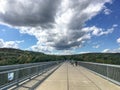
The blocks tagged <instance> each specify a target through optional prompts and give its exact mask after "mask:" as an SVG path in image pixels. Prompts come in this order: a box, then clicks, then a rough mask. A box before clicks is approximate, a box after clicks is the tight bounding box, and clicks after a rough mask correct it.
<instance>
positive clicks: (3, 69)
mask: <svg viewBox="0 0 120 90" xmlns="http://www.w3.org/2000/svg"><path fill="white" fill-rule="evenodd" d="M50 62H56V61H49V62H39V63H28V64H17V65H6V66H0V72H2V71H8V70H11V69H18V68H23V67H30V66H34V65H40V64H44V63H45V64H46V63H50Z"/></svg>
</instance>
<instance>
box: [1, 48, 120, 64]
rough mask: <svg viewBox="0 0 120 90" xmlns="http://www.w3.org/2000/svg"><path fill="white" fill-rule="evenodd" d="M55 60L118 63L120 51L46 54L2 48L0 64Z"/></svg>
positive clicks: (119, 62) (119, 61)
mask: <svg viewBox="0 0 120 90" xmlns="http://www.w3.org/2000/svg"><path fill="white" fill-rule="evenodd" d="M55 60H78V61H87V62H97V63H107V64H118V65H120V53H87V54H78V55H62V56H60V55H46V54H43V53H40V52H32V51H23V50H18V49H11V48H0V65H11V64H24V63H35V62H43V61H55Z"/></svg>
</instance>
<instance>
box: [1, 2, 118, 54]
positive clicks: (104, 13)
mask: <svg viewBox="0 0 120 90" xmlns="http://www.w3.org/2000/svg"><path fill="white" fill-rule="evenodd" d="M4 47H7V48H19V49H22V50H32V51H39V52H44V53H47V54H79V53H87V52H113V53H115V52H120V0H0V48H4Z"/></svg>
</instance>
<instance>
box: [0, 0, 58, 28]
mask: <svg viewBox="0 0 120 90" xmlns="http://www.w3.org/2000/svg"><path fill="white" fill-rule="evenodd" d="M59 4H60V0H7V6H6V7H5V11H4V13H0V20H1V21H3V22H4V23H8V24H10V25H13V26H41V27H51V26H52V23H54V21H55V17H54V16H55V15H56V11H57V9H58V6H59Z"/></svg>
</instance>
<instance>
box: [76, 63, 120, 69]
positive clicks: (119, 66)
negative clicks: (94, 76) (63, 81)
mask: <svg viewBox="0 0 120 90" xmlns="http://www.w3.org/2000/svg"><path fill="white" fill-rule="evenodd" d="M78 62H82V63H90V64H95V65H102V66H110V67H118V68H120V65H114V64H104V63H95V62H85V61H78Z"/></svg>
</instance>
